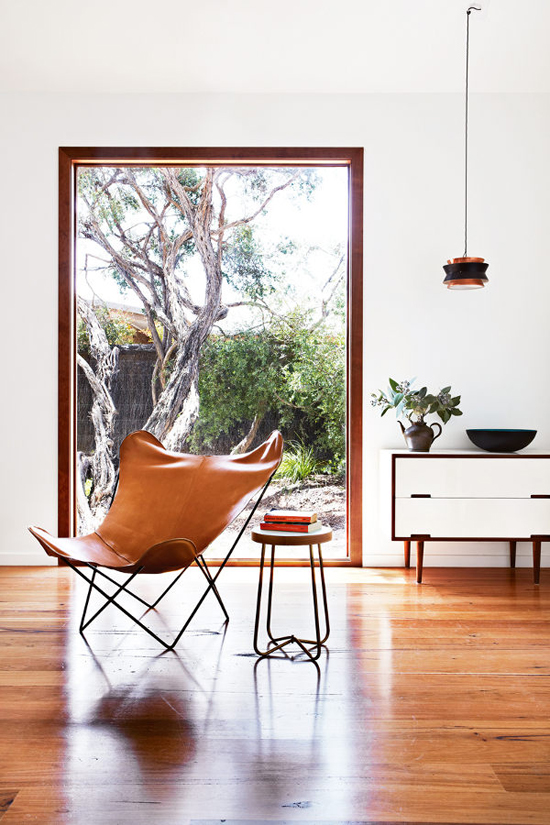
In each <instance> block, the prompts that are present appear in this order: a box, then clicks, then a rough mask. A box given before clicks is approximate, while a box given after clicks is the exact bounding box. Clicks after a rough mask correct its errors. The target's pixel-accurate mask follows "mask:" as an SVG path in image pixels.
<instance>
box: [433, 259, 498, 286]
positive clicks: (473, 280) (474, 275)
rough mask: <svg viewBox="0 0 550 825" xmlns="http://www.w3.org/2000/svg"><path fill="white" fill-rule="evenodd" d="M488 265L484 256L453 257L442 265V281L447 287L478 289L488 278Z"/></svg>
mask: <svg viewBox="0 0 550 825" xmlns="http://www.w3.org/2000/svg"><path fill="white" fill-rule="evenodd" d="M488 267H489V264H487V263H485V259H484V258H453V260H452V261H448V262H447V264H446V265H445V266H444V267H443V269H444V270H445V278H444V280H443V283H444V285H445V286H446V287H447V288H448V289H479V288H480V287H483V286H485V284H486V283H487V281H488V280H489V279H488V277H487V275H486V274H485V273H486V272H487V269H488Z"/></svg>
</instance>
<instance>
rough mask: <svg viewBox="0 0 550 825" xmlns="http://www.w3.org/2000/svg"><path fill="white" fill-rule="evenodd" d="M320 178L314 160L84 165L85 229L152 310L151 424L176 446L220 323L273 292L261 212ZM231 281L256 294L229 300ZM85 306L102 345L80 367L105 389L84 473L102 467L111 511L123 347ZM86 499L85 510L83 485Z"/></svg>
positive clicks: (84, 317)
mask: <svg viewBox="0 0 550 825" xmlns="http://www.w3.org/2000/svg"><path fill="white" fill-rule="evenodd" d="M314 186H315V175H314V173H313V172H312V171H311V170H304V169H302V170H293V169H263V170H262V169H247V168H226V167H223V168H222V167H219V168H204V169H194V168H177V167H166V168H162V167H156V168H146V169H136V168H131V167H124V168H112V167H101V168H94V169H89V170H86V171H83V172H81V173H80V176H79V196H80V208H79V236H80V237H81V238H83V239H86V241H88V242H90V241H91V242H93V243H94V247H93V248H94V249H95V250H97V252H98V254H97V257H98V258H99V259H100V261H101V265H100V267H99V268H103V269H104V270H105V271H107V272H108V273H110V274H111V275H112V277H113V278H114V279H115V280H116V281H117V283H118V284H119V287H120V289H122V290H125V291H130V292H131V293H132V295H133V296H134V298H135V299H136V301H137V302H138V303H139V305H140V306H141V307H142V309H143V313H144V315H145V317H146V320H147V327H148V330H149V334H150V336H151V339H152V342H153V344H154V348H155V352H156V364H155V368H154V372H153V378H152V386H151V394H152V399H153V410H152V413H151V415H150V417H149V419H148V420H147V421H146V422H144V424H143V426H144V429H147V430H149V431H150V432H152V433H153V434H154V435H156V436H157V437H158V438H160V439H162V441H163V443H164V444H165V445H166V447H167V448H168V449H173V450H178V449H181V448H182V446H183V444H184V443H185V441H186V439H187V437H188V436H189V433H190V431H191V429H192V427H193V424H194V422H195V421H196V419H197V416H198V410H199V395H198V379H199V359H200V352H201V348H202V347H203V345H204V343H205V341H206V340H207V338H208V336H209V335H210V333H211V331H212V329H213V327H214V325H215V324H217V323H218V322H220V321H221V320H222V319H224V318H225V317H226V316H227V315H228V313H229V312H230V311H231V309H232V307H233V306H240V305H242V304H243V303H247V302H251V303H254V302H257V301H262V300H264V298H265V296H266V295H268V294H269V293H270V292H273V291H274V290H275V282H276V276H275V275H274V273H273V272H272V271H271V269H270V268H269V267H268V266H267V265H266V263H265V259H264V256H263V255H262V252H261V250H260V249H259V247H258V245H257V243H256V241H255V238H254V234H253V225H254V221H255V220H256V219H257V218H258V216H260V215H261V214H262V213H263V212H264V210H265V209H266V208H267V207H268V205H269V204H270V202H271V201H272V200H273V199H274V198H275V197H276V196H277V194H278V193H279V192H282V191H283V190H285V189H292V190H294V191H295V193H296V195H297V196H305V197H308V196H309V193H310V192H311V191H312V189H313V187H314ZM237 194H238V196H237ZM239 208H240V209H241V213H240V214H237V209H239ZM197 261H198V263H199V266H197ZM198 275H199V277H200V281H201V284H200V288H197V277H198ZM224 281H225V282H227V283H229V284H231V285H232V286H233V287H235V288H236V289H238V290H239V291H240V293H241V294H243V295H244V298H245V300H243V301H239V302H236V303H235V304H225V303H224V302H223V296H222V287H223V284H224ZM78 312H79V316H80V319H81V321H82V323H83V325H84V327H85V329H86V331H87V333H88V336H89V338H90V344H91V346H90V354H91V358H90V361H89V362H87V363H86V364H85V365H84V364H82V363H81V362H80V365H81V366H82V368H83V370H84V373H85V375H86V378H87V379H88V381H89V383H90V386H91V389H92V394H93V397H94V402H93V408H92V418H93V423H94V430H95V450H94V456H93V458H92V460H91V464H90V463H87V461H86V459H85V457H82V460H81V465H82V472H81V473H80V476H81V478H82V479H84V477H85V475H86V472H89V471H90V467H91V475H92V478H93V486H94V489H93V493H92V496H91V497H90V498H89V504H90V505H91V511H92V513H94V514H96V515H101V513H100V511H101V510H104V509H105V508H106V507H107V506H108V500H109V498H110V495H111V493H112V488H113V479H114V473H113V471H112V468H113V456H112V441H113V426H114V414H115V411H114V405H113V404H112V398H111V395H110V387H111V381H112V377H113V374H114V371H115V370H116V356H115V354H114V353H113V352H112V348H111V347H109V344H108V341H107V338H106V336H105V334H103V336H102V332H101V325H100V324H97V323H95V322H94V313H93V312H92V311H91V308H90V306H89V304H87V303H86V302H85V301H79V304H78ZM92 342H93V343H92ZM82 360H83V359H82ZM78 498H79V501H80V503H81V504H82V508H84V509H85V507H84V505H85V497H84V496H83V495H82V491H81V494H80V495H79V497H78ZM86 516H87V514H86V513H85V512H82V513H81V520H84V521H88V522H89V521H90V519H89V518H86Z"/></svg>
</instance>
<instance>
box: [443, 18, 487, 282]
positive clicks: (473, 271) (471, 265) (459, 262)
mask: <svg viewBox="0 0 550 825" xmlns="http://www.w3.org/2000/svg"><path fill="white" fill-rule="evenodd" d="M473 11H481V7H480V6H470V7H469V9H468V10H467V11H466V111H465V120H464V255H463V256H462V258H453V259H452V260H449V261H447V264H446V266H444V267H443V269H444V270H445V278H444V280H443V283H444V284H445V286H446V287H447V288H448V289H479V288H480V287H483V286H485V284H486V283H487V281H488V280H489V279H488V278H487V275H486V274H485V273H486V272H487V269H488V267H489V264H488V263H485V259H484V258H471V257H468V114H469V113H468V92H469V88H468V86H469V63H470V14H471V13H472V12H473Z"/></svg>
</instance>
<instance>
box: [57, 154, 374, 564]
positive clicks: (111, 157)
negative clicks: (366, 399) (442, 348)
mask: <svg viewBox="0 0 550 825" xmlns="http://www.w3.org/2000/svg"><path fill="white" fill-rule="evenodd" d="M153 164H154V165H158V166H160V165H162V166H206V165H208V166H228V165H231V164H233V165H238V166H265V165H269V166H344V167H347V168H348V169H349V227H348V243H349V249H348V253H349V254H348V287H347V346H346V353H347V370H346V377H347V405H346V408H347V421H346V425H347V428H346V454H347V455H346V458H347V472H346V508H347V512H346V515H347V520H346V525H347V542H348V557H347V559H345V560H327V562H326V564H327V565H334V566H352V567H361V565H362V544H363V542H362V508H363V502H362V425H363V149H362V148H286V147H285V148H281V147H279V148H264V147H255V148H234V147H232V148H227V147H226V148H218V147H216V148H211V147H204V148H175V147H170V148H167V147H156V148H146V147H126V148H118V147H97V146H96V147H61V148H60V149H59V304H58V307H59V320H58V323H59V350H58V353H59V354H58V415H59V420H58V534H59V535H60V536H72V535H74V532H75V525H76V502H75V487H74V482H75V459H76V358H75V340H76V290H75V263H74V262H75V244H76V232H75V227H76V173H77V169H78V168H79V167H90V166H117V165H120V166H146V165H153ZM235 563H236V564H241V565H246V564H257V562H255V561H253V560H245V561H242V560H240V561H236V562H235ZM284 563H285V564H296V565H302V564H309V562H302V561H294V562H292V561H290V562H284Z"/></svg>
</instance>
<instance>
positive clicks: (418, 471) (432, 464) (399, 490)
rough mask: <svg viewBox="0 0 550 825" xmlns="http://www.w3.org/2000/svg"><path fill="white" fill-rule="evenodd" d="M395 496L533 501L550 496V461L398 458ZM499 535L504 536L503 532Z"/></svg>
mask: <svg viewBox="0 0 550 825" xmlns="http://www.w3.org/2000/svg"><path fill="white" fill-rule="evenodd" d="M395 463H396V467H395V496H396V497H397V498H407V497H409V496H411V495H430V496H433V497H434V498H486V497H487V496H490V497H491V498H514V499H517V498H530V497H531V496H533V495H535V496H544V495H547V496H550V459H549V458H541V457H538V456H534V457H533V458H519V457H518V458H500V457H496V456H491V457H485V456H479V457H477V456H475V457H469V458H455V457H452V458H451V457H443V456H442V457H441V458H436V457H434V456H433V455H430V456H429V458H428V457H425V458H416V457H415V458H412V457H411V458H409V457H408V456H396V457H395ZM499 535H503V533H502V531H501V532H500V533H499Z"/></svg>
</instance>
